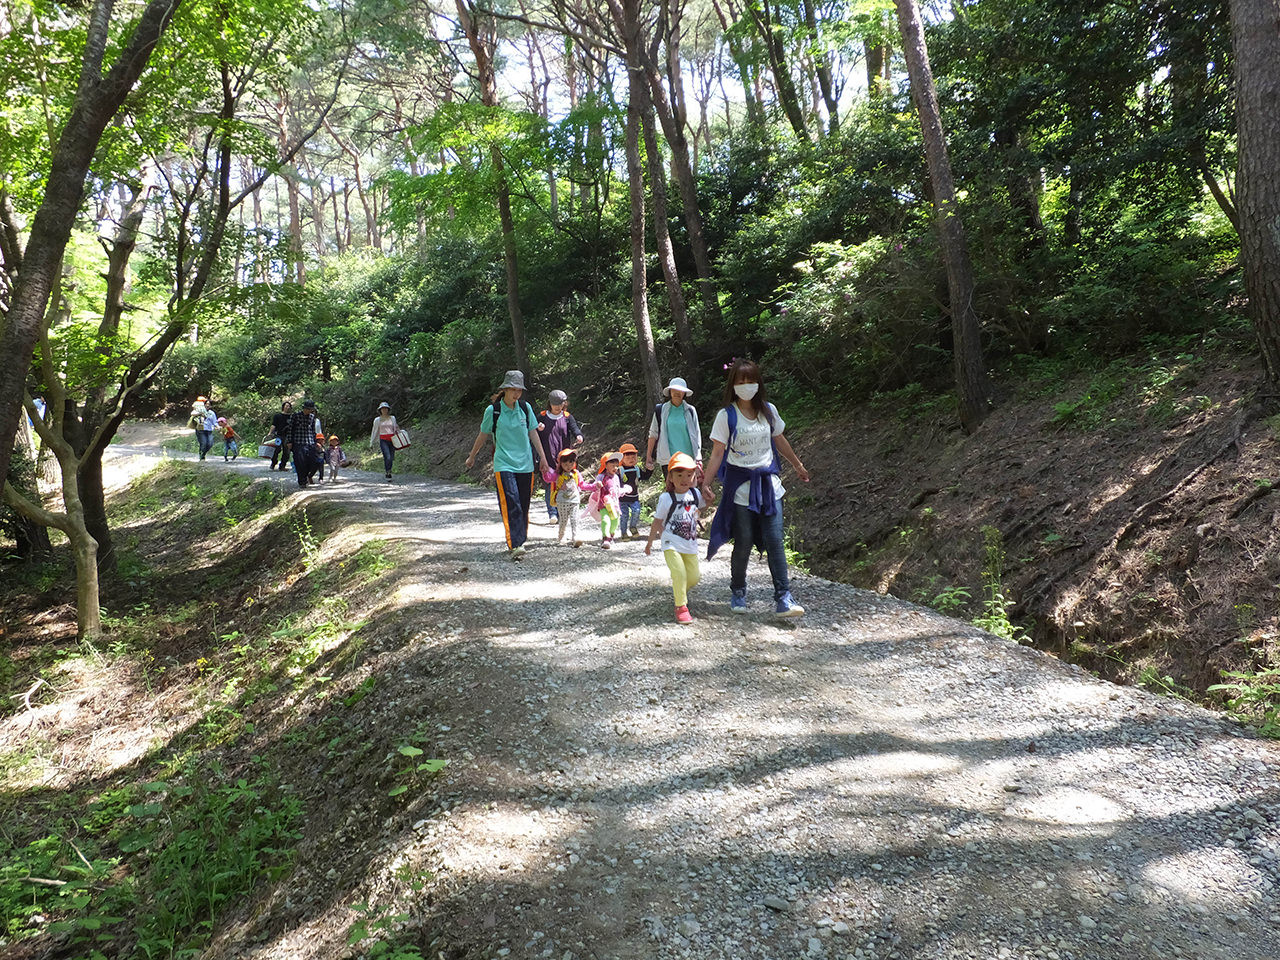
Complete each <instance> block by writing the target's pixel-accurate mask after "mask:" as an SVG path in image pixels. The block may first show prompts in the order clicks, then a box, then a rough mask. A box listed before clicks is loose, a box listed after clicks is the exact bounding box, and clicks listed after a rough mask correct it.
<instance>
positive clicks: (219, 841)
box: [0, 766, 301, 957]
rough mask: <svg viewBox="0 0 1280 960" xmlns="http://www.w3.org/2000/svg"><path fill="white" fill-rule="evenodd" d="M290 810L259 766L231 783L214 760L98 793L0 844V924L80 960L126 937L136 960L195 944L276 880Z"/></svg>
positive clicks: (8, 932)
mask: <svg viewBox="0 0 1280 960" xmlns="http://www.w3.org/2000/svg"><path fill="white" fill-rule="evenodd" d="M300 812H301V805H300V803H299V802H298V800H297V798H296V797H294V796H293V795H292V794H290V793H288V792H286V791H282V790H280V789H278V788H276V787H275V786H274V785H273V783H272V781H271V778H270V776H269V775H267V774H266V773H265V772H260V773H259V774H258V775H257V776H256V777H255V778H254V779H246V778H244V777H238V778H234V779H233V778H230V777H228V776H227V775H226V774H225V773H224V772H223V771H222V770H220V769H219V768H217V767H216V766H213V767H196V766H191V767H188V768H187V769H185V770H183V771H182V772H181V773H180V774H179V775H178V776H177V777H176V778H175V780H174V782H173V783H169V782H162V781H157V782H153V783H148V784H146V785H145V787H143V788H141V789H137V788H134V789H129V790H117V791H109V792H107V793H105V794H103V795H102V796H101V797H100V798H99V799H98V800H97V801H96V802H94V803H91V804H89V805H87V807H86V808H85V812H84V813H83V814H79V815H76V816H73V817H70V818H69V819H68V820H66V821H65V822H64V823H63V824H62V825H61V827H60V828H59V829H58V830H56V831H55V832H50V833H49V834H47V835H45V836H42V837H40V838H38V839H35V840H32V841H30V842H28V843H25V844H23V845H22V846H20V847H19V846H15V845H13V844H12V843H11V842H10V841H9V840H8V839H7V838H2V839H0V917H3V918H5V919H4V927H3V928H0V929H3V934H4V936H6V937H10V938H18V939H20V938H23V937H26V936H30V935H31V934H33V933H35V932H38V931H39V930H41V929H48V930H49V931H51V932H54V933H58V934H61V935H63V936H64V937H65V938H66V940H67V942H68V943H70V944H72V945H76V946H78V948H79V949H80V950H82V951H84V952H85V954H86V955H100V954H98V953H97V951H103V952H104V953H105V952H113V951H114V950H115V945H117V944H120V943H122V942H129V941H130V940H132V941H133V942H134V943H135V948H134V949H135V951H136V955H138V956H141V957H161V956H166V957H167V956H174V955H175V954H176V953H177V952H178V951H179V950H182V949H184V948H187V949H189V948H191V947H194V946H198V945H200V944H202V943H204V942H206V941H207V940H208V937H209V935H210V933H211V932H212V929H213V925H214V922H215V920H216V919H217V917H218V916H219V915H220V914H221V912H222V910H223V909H224V908H225V907H226V906H227V905H228V904H230V903H233V902H235V901H237V900H238V899H240V898H242V897H243V896H244V895H245V894H247V893H248V892H249V891H250V890H251V889H252V888H253V886H254V884H255V883H256V882H257V881H258V879H259V878H261V877H275V876H279V874H280V871H281V870H282V869H283V867H284V865H285V863H287V856H286V855H285V850H286V849H287V846H288V842H289V841H290V840H293V839H296V837H297V834H296V832H295V829H294V827H295V824H296V822H297V820H298V818H299V815H300ZM72 837H74V840H73V839H72ZM33 878H38V880H33ZM40 881H44V882H40ZM131 915H136V916H138V917H139V920H138V922H137V925H136V926H135V927H134V928H133V929H132V930H130V929H128V927H127V925H126V920H127V917H129V916H131ZM37 916H40V917H42V918H44V920H45V921H47V922H48V924H47V927H46V926H44V924H43V923H41V924H36V918H37Z"/></svg>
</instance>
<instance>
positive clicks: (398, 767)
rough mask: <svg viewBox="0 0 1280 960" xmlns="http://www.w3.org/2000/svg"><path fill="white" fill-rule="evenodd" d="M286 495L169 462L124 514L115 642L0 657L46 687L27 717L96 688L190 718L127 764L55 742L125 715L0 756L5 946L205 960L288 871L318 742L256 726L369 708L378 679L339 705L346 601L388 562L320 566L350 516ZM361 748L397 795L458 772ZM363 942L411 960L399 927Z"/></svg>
mask: <svg viewBox="0 0 1280 960" xmlns="http://www.w3.org/2000/svg"><path fill="white" fill-rule="evenodd" d="M280 500H281V497H280V494H279V491H278V488H276V487H275V485H274V484H271V483H269V482H255V481H253V480H250V479H246V478H245V477H243V476H241V475H238V474H230V473H223V472H221V471H207V470H204V469H202V468H201V467H197V466H195V465H193V464H191V463H190V462H171V463H166V464H163V465H162V466H161V467H159V468H157V469H156V470H155V471H153V472H152V473H151V474H149V475H147V476H145V477H143V478H140V479H139V480H138V481H136V482H135V483H134V485H133V487H132V488H131V489H130V490H129V491H127V492H125V493H124V494H122V495H121V496H120V497H119V498H117V499H116V500H115V501H114V502H113V503H112V505H111V509H112V516H113V519H115V520H116V522H117V529H118V530H120V531H122V536H123V537H124V538H126V539H127V540H128V542H129V544H130V546H129V549H128V550H127V551H126V555H127V556H130V557H132V558H134V559H130V560H129V561H128V563H129V567H128V571H127V572H128V580H127V582H126V589H124V590H123V591H122V592H119V593H118V594H117V595H116V596H115V599H114V600H113V605H112V606H110V607H109V608H108V612H107V613H106V615H105V616H104V626H105V627H106V631H105V632H104V635H103V637H102V639H101V640H100V641H99V642H97V643H95V644H92V645H90V644H86V643H72V644H65V645H62V646H59V647H56V648H55V647H53V646H52V645H40V644H37V643H32V645H31V646H30V647H28V648H24V650H23V655H21V656H18V655H16V654H14V653H13V652H12V651H9V652H8V655H7V656H5V657H2V658H0V685H2V686H3V687H5V688H7V691H6V692H10V693H11V692H12V691H13V690H14V689H22V690H26V689H28V688H30V687H31V686H32V684H33V683H36V682H38V681H39V682H40V685H39V687H38V688H37V691H36V693H35V695H34V696H33V700H34V702H33V707H35V706H38V705H39V704H41V703H48V702H50V700H51V699H52V698H55V697H56V696H58V694H59V691H60V690H61V689H62V688H64V687H67V686H69V685H72V684H76V683H80V682H83V678H85V677H89V678H91V679H92V681H93V682H95V683H101V684H102V685H103V686H104V688H105V687H113V688H127V686H128V684H130V683H132V684H133V685H134V689H133V690H132V692H130V693H129V696H130V697H132V698H135V699H136V700H137V701H138V702H137V705H136V706H137V710H138V712H141V713H144V714H145V712H146V711H147V710H148V709H152V708H151V707H150V704H149V703H148V701H149V700H150V698H151V697H154V696H157V695H159V693H160V692H161V691H167V692H170V693H171V694H175V695H176V696H177V697H178V698H180V701H181V702H182V703H183V704H184V709H185V710H187V711H188V714H189V718H190V719H189V721H188V722H187V723H186V724H185V725H184V726H183V727H182V728H181V729H180V730H178V732H176V733H175V734H174V735H173V736H172V737H171V738H170V739H169V740H167V741H156V742H155V743H152V744H151V745H150V746H149V748H145V749H143V750H142V752H141V754H140V755H139V757H138V759H136V760H135V761H133V762H131V763H130V764H128V765H127V766H120V767H116V768H113V767H112V765H111V762H110V761H104V760H103V759H102V757H100V756H88V755H86V756H85V757H84V758H83V760H82V762H81V764H80V766H79V767H75V766H73V767H69V768H68V767H65V766H63V765H62V763H61V762H60V761H59V759H58V758H59V756H60V755H63V751H64V749H65V748H64V746H63V745H62V743H61V742H60V738H64V737H74V738H77V739H78V738H81V737H84V736H89V735H92V736H97V734H98V732H99V727H98V726H97V723H100V722H105V723H108V724H109V723H112V722H115V721H116V720H117V719H118V718H112V717H108V718H106V719H105V721H99V720H98V718H97V717H93V718H88V717H86V718H85V721H82V724H83V723H84V722H88V723H91V724H94V726H93V728H92V729H86V728H85V727H84V726H83V725H82V726H79V727H75V728H69V729H66V730H60V731H57V732H56V733H50V734H48V735H47V736H46V738H41V737H34V738H28V739H26V740H24V741H23V742H22V743H21V744H17V743H14V744H11V745H10V746H9V747H8V748H7V752H6V748H5V746H4V745H0V823H3V824H4V829H3V830H0V943H15V942H19V941H36V942H37V943H38V944H39V945H38V946H36V947H35V949H36V950H37V952H49V951H52V952H56V953H58V955H61V956H75V957H80V958H86V960H96V958H105V957H136V958H142V960H150V958H159V957H192V956H196V955H197V954H199V953H200V951H201V950H202V949H203V948H204V946H206V945H207V944H208V943H209V942H210V940H211V938H212V936H213V934H214V932H215V930H216V928H217V926H218V924H219V922H220V920H221V918H222V917H224V916H225V915H226V914H227V912H228V911H230V910H232V909H234V908H236V907H237V906H238V905H240V904H242V903H243V902H244V901H245V900H246V899H247V898H250V897H252V896H255V895H257V894H260V893H261V887H262V886H263V885H264V884H270V883H272V882H274V881H276V880H278V879H279V878H280V877H282V876H283V875H284V874H285V873H287V872H288V871H290V870H291V869H292V863H293V858H294V849H295V847H296V845H297V843H298V841H299V839H300V837H301V836H302V831H303V830H304V829H305V826H306V816H307V812H306V807H305V804H304V802H303V799H302V798H301V797H300V796H299V795H298V793H297V792H296V791H295V789H294V787H292V786H290V785H289V783H288V780H292V779H294V778H293V777H292V776H289V777H287V778H286V777H285V776H284V775H283V773H282V772H283V771H284V770H286V769H288V764H289V760H290V756H291V754H293V753H296V752H297V751H299V750H304V749H305V750H311V749H314V746H315V744H314V743H313V741H316V738H317V736H319V734H318V733H317V732H316V731H315V730H311V729H308V728H305V727H299V728H297V729H296V730H295V729H294V728H292V727H289V728H287V731H286V733H285V734H284V735H283V736H281V737H279V738H275V739H263V737H262V735H261V733H260V731H259V730H258V725H259V723H260V722H261V721H262V719H263V718H266V717H271V716H273V715H274V713H275V712H276V711H278V710H280V709H281V708H282V706H283V705H286V704H288V703H291V702H294V701H295V700H296V699H298V698H311V699H313V700H314V701H315V702H320V703H326V702H333V703H334V709H335V710H336V711H338V712H339V713H348V712H349V711H351V710H353V709H358V707H357V705H358V704H360V702H361V700H362V699H363V698H364V697H365V696H366V695H367V694H368V693H369V692H370V691H371V690H372V689H373V688H374V686H375V680H376V678H375V677H374V676H373V675H370V676H368V677H366V678H365V682H364V683H362V684H360V685H359V686H358V687H356V688H355V692H354V693H352V694H349V695H347V696H345V697H341V698H339V699H337V700H336V701H329V697H330V695H331V692H332V691H333V690H335V689H337V688H338V687H339V685H342V686H349V684H342V683H341V681H342V679H343V675H344V674H345V673H347V672H348V671H349V670H351V669H352V668H353V667H354V665H355V663H356V662H357V660H358V653H359V651H360V649H361V647H362V646H363V644H364V640H363V637H362V635H361V631H362V630H363V629H364V627H365V621H364V620H363V619H362V618H361V617H359V616H357V615H354V614H353V611H352V609H351V603H350V601H349V600H348V599H347V592H348V588H354V587H356V586H360V585H364V584H367V583H370V582H372V581H375V580H377V579H378V578H379V577H382V576H385V575H386V574H388V573H389V572H391V571H392V570H394V568H395V554H394V550H393V548H392V547H391V546H389V545H388V544H385V543H383V542H381V541H368V542H366V543H364V544H363V545H362V546H361V547H360V548H359V549H358V550H354V551H348V552H346V554H345V555H344V556H341V557H337V558H334V559H332V560H330V559H326V558H327V557H328V554H327V553H326V552H325V541H326V540H327V538H328V537H329V535H330V534H331V533H333V532H334V531H336V530H337V529H339V524H338V522H337V520H336V517H337V514H336V513H335V512H333V511H332V510H326V509H325V508H323V507H321V508H320V509H316V508H312V509H310V510H306V509H295V510H292V511H290V510H282V509H280ZM232 528H234V532H232ZM122 542H123V541H122ZM143 557H145V558H147V560H146V562H145V563H143V562H142V560H141V558H143ZM196 569H198V571H199V572H198V573H195V574H193V573H192V571H193V570H196ZM39 576H40V575H39V574H37V573H30V574H28V577H29V578H39ZM193 578H194V579H193ZM5 589H6V590H8V589H10V586H9V585H8V584H6V588H5ZM15 703H16V704H17V706H16V709H25V707H24V706H23V703H22V700H21V698H19V699H17V700H16V701H15V700H14V699H7V700H6V709H7V710H12V709H15ZM130 712H133V711H132V710H131V711H130ZM331 729H332V727H326V728H325V731H326V736H328V731H329V730H331ZM135 735H141V734H139V733H138V732H136V731H135ZM416 739H419V742H422V740H423V738H416ZM140 746H142V745H140ZM350 749H353V750H356V751H358V752H359V753H360V754H361V755H362V756H364V757H365V760H363V761H362V762H367V763H368V764H369V765H370V766H371V767H373V766H377V765H379V764H380V763H382V764H385V766H384V769H385V777H386V786H385V787H383V795H384V797H385V796H386V794H388V793H391V794H392V795H393V796H399V795H400V794H401V793H403V792H405V789H408V788H410V787H412V788H413V789H414V790H415V791H418V792H420V791H421V788H422V787H423V786H424V784H425V782H426V780H427V779H429V778H430V777H431V776H432V775H433V774H434V773H435V772H436V771H438V770H439V769H440V768H441V767H443V766H444V764H445V762H446V761H444V760H437V759H433V758H429V757H427V756H423V755H422V754H423V752H424V751H423V749H422V747H418V746H414V745H413V743H411V742H410V741H409V740H403V739H402V740H401V741H400V742H399V746H398V747H397V746H396V745H394V744H392V745H391V746H390V750H389V756H390V758H391V759H387V760H382V759H381V758H383V757H385V756H387V755H388V745H387V743H386V742H385V741H383V742H381V743H375V742H364V741H359V740H356V741H354V742H353V744H352V746H351V748H350ZM329 759H330V760H333V761H335V762H336V759H338V757H337V756H336V755H333V754H331V755H330V758H329ZM295 782H296V781H295ZM49 783H52V784H54V785H52V786H43V785H42V784H49ZM400 788H404V789H400ZM386 802H392V801H391V800H390V799H387V800H386ZM395 802H403V801H395ZM377 919H383V918H377ZM374 922H375V923H376V919H375V921H374ZM370 932H372V930H371V931H370ZM366 946H369V947H370V953H373V952H383V951H385V950H388V949H395V950H400V951H401V952H400V953H399V954H398V955H400V956H402V957H404V958H406V960H408V958H410V957H412V956H413V952H412V951H411V950H410V949H408V948H403V949H402V948H401V947H400V946H399V945H398V944H396V942H395V940H394V938H389V937H386V936H377V937H370V938H369V940H367V941H366ZM393 955H394V954H393Z"/></svg>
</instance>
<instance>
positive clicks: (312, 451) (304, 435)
mask: <svg viewBox="0 0 1280 960" xmlns="http://www.w3.org/2000/svg"><path fill="white" fill-rule="evenodd" d="M319 433H320V420H319V418H318V417H317V416H316V402H315V401H314V400H303V401H302V409H301V410H299V411H297V412H296V413H293V414H291V415H290V416H289V432H288V434H287V435H286V436H285V443H286V444H287V445H288V446H289V452H290V453H291V454H292V455H293V471H294V473H295V474H296V475H297V477H298V486H300V487H305V486H306V485H307V483H308V482H309V481H310V480H311V478H312V476H313V475H314V474H315V473H316V472H318V471H319V470H321V469H322V468H323V466H324V460H323V459H322V457H321V453H320V448H319V447H318V446H316V435H317V434H319ZM321 435H322V436H323V434H321Z"/></svg>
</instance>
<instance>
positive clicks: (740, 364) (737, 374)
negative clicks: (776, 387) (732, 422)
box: [724, 357, 773, 430]
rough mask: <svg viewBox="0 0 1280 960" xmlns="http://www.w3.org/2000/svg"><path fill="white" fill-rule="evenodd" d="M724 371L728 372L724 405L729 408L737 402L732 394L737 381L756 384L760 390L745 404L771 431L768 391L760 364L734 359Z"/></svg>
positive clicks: (771, 420) (771, 415)
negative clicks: (763, 420) (761, 418)
mask: <svg viewBox="0 0 1280 960" xmlns="http://www.w3.org/2000/svg"><path fill="white" fill-rule="evenodd" d="M725 369H726V370H728V371H729V377H728V379H727V380H726V381H725V384H724V405H725V406H726V407H731V406H733V405H734V404H735V403H737V402H738V395H737V394H736V393H734V392H733V385H734V384H735V383H737V382H738V381H739V380H742V381H744V382H746V383H758V384H760V389H759V390H757V391H756V395H755V396H754V397H752V398H751V399H750V400H748V401H747V402H748V403H749V404H751V409H752V411H753V412H754V413H755V415H756V417H757V418H758V417H760V416H763V417H764V419H765V422H766V423H768V424H769V429H770V430H772V429H773V414H772V413H771V412H770V410H769V391H768V390H767V389H766V388H765V385H764V374H763V373H762V372H761V371H760V364H758V363H756V362H755V361H754V360H745V359H742V358H741V357H734V358H733V359H732V360H730V361H729V362H728V363H727V364H726V365H725Z"/></svg>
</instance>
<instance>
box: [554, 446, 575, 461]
mask: <svg viewBox="0 0 1280 960" xmlns="http://www.w3.org/2000/svg"><path fill="white" fill-rule="evenodd" d="M569 457H573V458H574V459H575V460H576V459H578V451H577V450H575V449H573V447H565V448H564V449H563V450H561V451H560V454H559V455H558V456H557V457H556V459H557V460H567V459H569Z"/></svg>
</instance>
